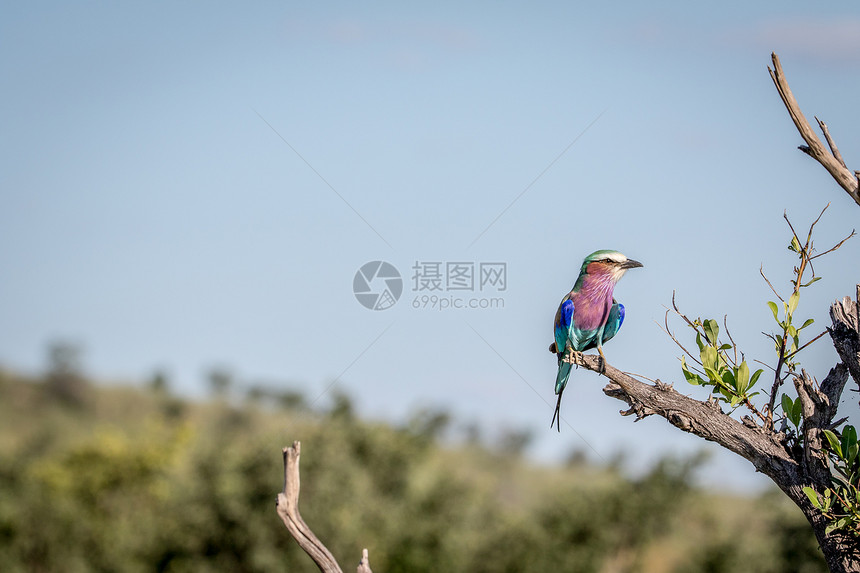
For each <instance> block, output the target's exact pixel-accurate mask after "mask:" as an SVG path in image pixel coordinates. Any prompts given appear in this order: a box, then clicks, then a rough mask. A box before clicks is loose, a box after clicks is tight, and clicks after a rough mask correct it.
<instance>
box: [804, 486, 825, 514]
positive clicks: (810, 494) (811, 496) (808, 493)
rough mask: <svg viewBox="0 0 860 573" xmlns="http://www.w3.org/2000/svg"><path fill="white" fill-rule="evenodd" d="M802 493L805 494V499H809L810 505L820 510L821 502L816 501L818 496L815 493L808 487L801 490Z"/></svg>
mask: <svg viewBox="0 0 860 573" xmlns="http://www.w3.org/2000/svg"><path fill="white" fill-rule="evenodd" d="M803 493H805V494H806V497H808V498H809V501H810V502H811V503H812V505H814V506H815V507H817V508H818V509H821V501H820V500H819V499H818V494H817V493H816V492H815V490H814V489H812V488H811V487H809V486H806V487H805V488H803Z"/></svg>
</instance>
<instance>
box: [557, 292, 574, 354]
mask: <svg viewBox="0 0 860 573" xmlns="http://www.w3.org/2000/svg"><path fill="white" fill-rule="evenodd" d="M571 334H573V301H572V300H570V295H567V296H566V297H565V298H564V300H563V301H561V304H560V305H558V311H556V313H555V349H556V351H557V352H558V353H559V354H563V353H564V350H565V347H567V346H569V345H570V343H571V342H572V341H571V340H570V337H571Z"/></svg>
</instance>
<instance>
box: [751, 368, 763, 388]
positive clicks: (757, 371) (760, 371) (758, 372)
mask: <svg viewBox="0 0 860 573" xmlns="http://www.w3.org/2000/svg"><path fill="white" fill-rule="evenodd" d="M762 372H764V370H763V369H761V368H759V369H758V370H756V371H755V372H753V375H752V378H750V385H749V387H750V388H752V387H753V386H755V383H756V382H758V377H759V376H761V373H762Z"/></svg>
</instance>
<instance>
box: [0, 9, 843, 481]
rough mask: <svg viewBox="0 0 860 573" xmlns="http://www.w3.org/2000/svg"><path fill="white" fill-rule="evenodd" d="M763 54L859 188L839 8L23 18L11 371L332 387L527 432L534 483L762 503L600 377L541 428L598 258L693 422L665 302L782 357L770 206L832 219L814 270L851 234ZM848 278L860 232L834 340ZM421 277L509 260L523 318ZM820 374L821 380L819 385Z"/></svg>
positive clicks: (5, 278)
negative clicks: (369, 295)
mask: <svg viewBox="0 0 860 573" xmlns="http://www.w3.org/2000/svg"><path fill="white" fill-rule="evenodd" d="M771 51H776V52H777V53H778V54H779V55H780V57H781V58H782V62H783V66H784V68H785V71H786V74H787V76H788V78H789V81H790V83H791V86H792V88H793V90H794V92H795V95H796V96H797V97H798V99H799V101H800V103H801V106H802V107H803V109H804V111H805V113H806V114H807V116H809V117H810V118H811V117H812V115H818V117H820V118H822V119H823V120H825V121H827V122H828V124H829V125H830V127H831V131H832V133H833V135H834V137H835V138H836V141H837V143H838V144H839V146H840V149H841V151H842V153H843V156H844V157H845V158H846V161H847V162H848V163H849V167H852V168H858V165H860V164H858V161H860V159H858V158H860V142H858V140H857V138H856V137H852V134H856V133H857V132H858V129H860V113H858V110H857V106H856V98H855V97H853V96H852V95H851V94H856V93H858V88H860V74H858V71H860V8H857V5H856V4H853V3H830V4H828V5H826V6H815V7H814V8H813V7H812V6H810V5H809V4H808V3H801V2H779V3H776V2H761V3H757V4H753V5H750V4H749V3H745V2H744V3H741V2H728V3H721V4H719V5H709V6H704V5H696V4H690V3H686V2H663V3H660V4H653V3H652V4H648V5H640V4H637V3H618V4H612V5H609V4H605V5H601V6H597V5H593V6H591V5H590V6H577V5H573V4H572V3H539V4H534V3H530V4H528V5H527V4H526V3H513V2H507V3H473V4H469V5H468V6H463V5H461V3H447V2H436V3H432V4H429V5H426V6H419V5H404V4H402V3H373V4H369V5H364V6H357V5H354V4H351V3H330V4H325V5H322V4H314V5H308V4H306V3H290V2H272V3H257V4H255V5H253V6H242V7H231V6H227V5H213V4H211V3H195V2H191V3H180V4H177V3H147V4H145V5H122V6H120V5H116V4H114V3H80V4H76V5H74V6H71V5H68V4H66V3H53V2H43V3H28V4H24V5H4V6H3V7H2V8H0V69H2V79H0V81H2V82H3V89H2V92H0V94H2V95H0V98H2V102H3V105H2V111H0V114H2V125H3V128H2V130H0V151H2V153H0V295H2V296H0V364H2V365H4V366H5V367H9V368H13V369H18V370H22V371H31V372H36V371H39V370H40V369H41V368H43V365H44V362H45V347H46V344H47V343H48V342H49V341H52V340H57V339H63V340H71V341H74V342H77V343H79V344H80V345H81V346H82V347H83V348H84V349H85V354H84V365H85V367H86V370H87V372H89V373H91V374H92V375H94V376H96V377H99V378H103V379H108V380H117V381H138V380H141V379H143V378H145V377H147V376H149V375H150V374H151V373H152V372H153V371H154V370H155V369H164V370H166V371H167V372H168V373H169V375H170V378H171V381H172V384H173V386H174V387H175V388H176V389H178V390H180V391H182V392H185V393H188V394H202V393H203V392H204V391H205V388H206V385H205V373H206V372H207V370H208V369H210V368H212V367H214V366H225V367H228V368H230V369H231V370H232V371H233V372H234V373H235V375H236V377H237V378H238V379H239V380H241V381H246V382H265V383H269V384H272V385H273V386H277V387H286V386H287V385H295V386H297V387H298V388H300V389H302V390H303V391H305V392H306V393H307V394H308V395H309V396H311V397H316V396H319V395H322V397H321V398H320V399H319V402H318V405H325V404H326V403H327V402H326V399H327V397H328V396H329V395H328V394H325V393H324V391H325V390H326V388H329V387H330V385H331V384H332V382H334V386H333V387H332V388H337V389H340V390H342V391H345V392H347V393H348V394H350V395H352V396H353V397H354V398H355V400H356V402H357V404H358V407H359V409H360V411H361V412H362V413H364V414H365V415H366V416H369V417H374V418H381V419H386V420H392V421H395V422H400V421H403V420H405V419H407V418H408V417H409V416H410V415H411V414H412V413H414V412H415V411H417V410H419V409H421V408H446V409H450V410H451V411H452V412H453V413H454V414H455V415H456V416H457V417H458V418H459V419H462V420H464V421H469V420H476V421H479V422H480V423H481V424H482V425H484V426H485V427H486V428H487V429H488V430H489V431H490V432H491V433H492V432H493V431H495V430H498V429H501V428H506V427H507V428H527V429H531V430H532V431H533V432H534V433H535V436H536V440H535V443H534V446H533V449H532V451H533V453H534V454H535V455H536V456H538V457H539V458H540V459H549V460H551V459H558V458H562V457H564V456H565V455H567V454H568V453H569V452H570V451H571V450H573V449H583V450H587V451H588V453H589V455H591V456H592V457H593V458H595V459H596V458H597V457H598V456H600V457H602V458H604V459H608V458H610V457H611V456H612V455H613V454H614V453H615V452H617V451H624V452H627V453H629V454H630V456H631V462H630V463H631V464H632V465H634V466H635V465H637V464H638V465H641V464H643V463H646V462H648V461H649V460H651V459H653V458H654V457H655V456H658V455H662V454H665V453H667V452H673V451H674V452H690V451H695V450H697V449H699V448H702V447H707V448H708V449H709V450H711V451H713V452H714V454H715V461H714V466H713V468H714V469H713V472H714V473H713V475H712V477H711V479H712V480H715V481H717V482H723V483H726V482H728V483H732V484H736V485H737V484H739V485H742V484H744V483H746V482H748V481H754V480H757V478H756V477H755V476H754V475H753V472H752V468H751V466H749V464H747V463H746V462H744V461H742V460H739V461H735V460H734V459H733V458H732V457H731V456H730V455H729V454H720V452H719V448H717V447H715V446H709V445H706V444H704V443H702V442H701V441H700V440H698V439H696V438H693V437H691V436H688V435H685V434H682V433H680V432H678V431H677V430H675V429H674V428H672V427H670V426H669V425H668V424H666V423H665V422H663V421H662V420H659V419H648V420H645V421H643V422H640V423H637V424H636V425H635V426H634V425H633V423H632V420H630V419H627V418H620V417H619V416H618V415H617V411H618V410H619V408H620V407H622V406H623V404H621V403H620V402H617V401H615V400H611V399H609V398H607V397H605V396H604V395H603V394H602V392H601V390H600V389H601V388H602V386H603V385H604V380H602V379H599V378H598V377H597V376H596V375H594V374H593V373H589V372H581V373H578V374H576V373H575V374H574V377H573V382H572V386H571V387H570V390H569V391H568V393H567V394H566V400H565V403H564V407H563V415H564V417H565V419H566V420H567V421H568V423H569V424H570V425H569V426H566V427H565V428H564V431H563V432H562V433H561V435H557V434H556V433H555V432H554V431H553V432H550V431H549V420H550V418H551V415H552V405H551V404H552V403H553V400H554V397H553V392H552V386H553V381H554V371H555V361H554V359H553V358H552V356H551V355H550V354H549V353H548V352H547V351H546V347H547V345H548V344H549V342H550V341H551V324H550V323H551V321H552V317H553V314H554V312H555V308H556V306H557V304H558V301H559V300H560V299H561V297H562V296H563V295H564V294H565V292H566V291H567V290H568V289H569V288H570V286H571V285H572V283H573V280H574V279H575V277H576V273H577V271H578V268H579V264H580V262H581V260H582V258H583V257H584V256H585V255H587V254H588V253H590V252H592V251H594V250H596V249H601V248H612V249H618V250H621V251H622V252H624V253H626V254H627V255H628V256H630V257H632V258H635V259H637V260H640V261H642V262H643V263H644V264H645V268H644V269H641V270H636V271H633V272H631V273H629V274H628V276H627V277H625V278H624V280H623V281H622V282H621V283H620V285H619V287H618V289H617V290H616V296H617V298H618V299H619V300H621V301H622V302H623V303H624V304H625V306H626V307H627V320H626V322H625V325H624V328H623V329H622V331H621V332H620V334H619V335H618V337H616V338H615V339H614V340H613V341H612V343H611V344H610V345H607V348H606V351H607V356H608V358H609V360H610V362H612V363H613V364H614V365H616V366H618V367H619V368H622V369H624V370H628V371H632V372H637V373H641V374H644V375H646V376H648V377H650V378H657V377H659V378H661V379H663V380H664V381H674V382H675V384H676V387H678V388H679V389H680V390H682V391H684V392H688V393H690V394H691V395H693V396H696V397H700V398H702V397H705V395H703V394H702V393H701V390H699V389H696V388H693V387H686V385H685V384H684V382H683V380H682V378H681V376H680V370H679V368H678V363H677V352H676V350H675V348H674V347H673V345H672V343H671V341H669V340H668V339H667V337H666V336H665V335H663V334H662V333H661V331H660V330H659V328H658V326H657V325H656V324H655V321H658V322H662V317H663V313H664V306H665V305H668V304H669V303H670V301H671V296H672V292H673V291H675V292H676V293H677V300H678V302H679V304H680V305H681V306H682V308H683V309H684V310H686V311H687V312H688V313H690V314H691V315H694V316H695V315H702V316H716V317H722V316H723V315H724V314H728V315H729V324H730V326H731V327H732V331H733V335H734V336H735V339H736V340H737V341H738V342H739V343H740V344H741V345H742V347H743V348H744V349H746V352H747V354H748V355H749V356H750V357H753V358H759V359H762V360H765V361H771V360H770V358H771V356H770V354H769V351H770V349H769V347H768V344H767V341H766V340H765V339H764V337H763V336H762V335H761V334H760V332H761V331H762V330H768V329H770V322H769V321H770V311H769V310H768V309H767V306H766V304H765V303H766V301H767V300H769V299H770V298H772V296H771V295H770V293H769V290H768V288H767V286H766V285H765V284H764V282H763V281H762V280H761V278H760V277H759V274H758V273H759V267H760V266H763V267H764V270H765V272H766V273H767V274H768V276H769V277H770V278H771V279H772V281H773V282H774V283H775V284H777V285H778V286H779V287H780V288H783V289H786V288H787V287H788V278H789V276H790V269H791V265H792V263H793V261H792V259H791V257H790V256H789V255H790V253H789V252H788V251H787V250H786V249H785V245H786V244H787V240H788V238H787V228H786V226H785V223H784V221H783V220H782V214H783V210H784V209H788V210H789V216H790V217H791V218H792V220H793V222H794V223H795V224H796V225H797V226H798V227H803V228H805V227H806V226H807V225H808V224H809V222H810V221H811V220H812V219H813V218H814V217H815V216H816V215H817V213H818V211H820V210H821V208H823V207H824V205H825V204H826V203H827V202H831V201H832V203H833V205H832V207H831V209H830V210H829V211H828V213H827V214H826V215H825V217H824V219H823V221H822V223H821V225H820V228H819V230H820V233H819V242H818V244H819V245H821V246H824V245H825V244H828V245H827V246H829V243H834V242H836V241H838V240H839V239H841V238H842V237H844V236H845V235H847V234H848V233H849V232H850V231H851V229H853V228H855V227H858V221H860V208H858V207H857V206H856V205H854V204H853V203H852V202H851V200H850V199H849V198H848V196H847V195H846V194H845V193H844V192H843V191H842V190H841V189H840V188H838V186H837V185H836V184H835V183H834V182H833V181H832V180H831V179H830V178H829V176H828V175H827V173H826V172H825V171H824V170H823V169H822V168H821V167H820V166H818V165H817V164H815V163H814V162H813V161H812V160H810V159H808V158H806V157H805V156H803V155H802V154H801V153H800V152H798V151H797V150H796V146H797V145H798V144H800V143H801V140H800V137H799V136H798V135H797V133H796V131H795V130H794V127H793V125H792V124H791V122H790V120H789V118H788V115H787V113H786V112H785V110H784V108H783V107H782V104H781V102H780V100H779V97H778V95H777V93H776V90H775V89H774V87H773V85H772V83H771V80H770V78H769V76H768V74H767V69H766V66H767V65H768V64H769V63H770V53H771ZM571 144H572V145H571ZM565 150H566V151H565ZM852 163H854V165H852ZM476 239H477V240H476ZM374 260H384V261H388V262H390V263H391V264H392V265H394V266H395V267H396V268H398V269H399V271H400V273H401V274H402V275H403V279H404V292H403V295H402V297H401V299H400V300H399V301H398V303H397V304H396V305H395V306H394V307H392V308H390V309H388V310H384V311H371V310H367V309H365V308H364V307H362V306H361V305H360V304H359V303H358V302H357V301H356V299H355V297H354V296H353V292H352V286H353V277H354V274H355V272H356V271H357V270H358V268H359V267H361V266H362V265H363V264H364V263H366V262H368V261H374ZM858 260H860V241H856V240H855V241H850V242H849V243H848V244H846V245H845V246H844V247H843V249H841V250H840V251H839V252H838V254H836V255H834V256H832V257H831V258H828V259H823V260H821V261H820V263H819V264H817V265H816V270H817V271H818V273H819V274H820V275H822V276H823V277H824V279H825V280H823V281H820V282H818V283H816V285H815V286H814V287H813V288H812V289H811V290H810V292H809V294H808V296H806V297H805V298H804V299H803V300H802V301H801V306H800V310H799V312H800V313H802V314H804V316H810V317H813V318H815V319H816V325H815V327H816V328H818V327H823V326H824V325H825V324H827V307H828V304H829V302H830V301H832V300H834V299H836V298H837V297H841V296H844V295H846V294H850V293H853V291H854V284H855V283H856V282H857V281H858V280H860V275H858V272H857V270H856V269H857V264H856V263H857V261H858ZM416 261H419V262H441V263H447V262H472V263H475V264H476V265H480V263H482V262H484V263H486V262H504V263H505V264H506V270H507V288H506V290H505V291H504V292H503V293H498V294H499V297H500V298H502V299H503V304H504V308H494V309H483V310H481V309H474V310H465V309H459V310H455V309H448V310H445V311H439V310H430V309H415V308H413V302H415V297H416V296H420V295H422V294H426V293H422V292H416V291H413V290H412V289H413V283H412V281H411V277H412V270H411V269H412V267H413V265H414V264H415V263H416ZM454 294H458V293H446V295H449V296H453V295H454ZM469 296H471V294H470V295H469ZM475 296H477V297H481V296H483V293H480V292H478V293H476V294H475ZM419 300H420V299H419ZM678 330H680V325H679V326H678ZM835 356H836V355H835V352H834V351H833V350H832V348H830V347H829V346H828V345H827V343H826V341H825V342H822V343H821V344H818V345H816V346H815V347H813V348H812V349H810V350H809V351H808V353H807V356H806V358H805V362H804V363H805V364H806V365H808V367H809V368H810V370H811V371H812V372H814V373H815V374H816V375H817V376H818V377H819V378H822V377H823V376H824V375H825V374H826V371H827V369H828V368H829V367H830V366H832V364H833V363H835ZM854 398H855V397H854V396H853V395H849V396H848V401H852V402H853V401H854ZM855 410H856V408H855ZM573 429H575V430H576V431H573ZM288 433H289V432H288V429H285V436H284V441H285V442H287V441H289V440H292V439H295V438H301V436H292V435H287V434H288ZM756 483H760V481H757V482H756Z"/></svg>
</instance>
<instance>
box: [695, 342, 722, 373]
mask: <svg viewBox="0 0 860 573" xmlns="http://www.w3.org/2000/svg"><path fill="white" fill-rule="evenodd" d="M699 358H700V359H701V360H702V365H703V366H705V367H706V368H713V369H714V370H716V369H717V368H719V362H718V356H717V349H716V348H714V347H713V346H705V347H704V348H702V352H701V353H700V354H699Z"/></svg>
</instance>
